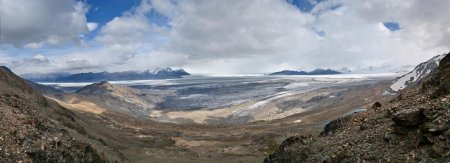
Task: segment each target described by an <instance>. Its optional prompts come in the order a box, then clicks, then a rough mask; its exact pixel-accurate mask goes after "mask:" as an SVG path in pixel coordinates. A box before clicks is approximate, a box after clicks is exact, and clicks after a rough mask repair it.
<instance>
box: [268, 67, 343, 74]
mask: <svg viewBox="0 0 450 163" xmlns="http://www.w3.org/2000/svg"><path fill="white" fill-rule="evenodd" d="M341 73H342V72H339V71H336V70H332V69H320V68H319V69H315V70H313V71H309V72H306V71H293V70H283V71H279V72H274V73H271V74H269V75H332V74H341Z"/></svg>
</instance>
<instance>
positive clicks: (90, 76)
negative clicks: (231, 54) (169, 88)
mask: <svg viewBox="0 0 450 163" xmlns="http://www.w3.org/2000/svg"><path fill="white" fill-rule="evenodd" d="M187 75H190V74H189V73H187V72H186V71H184V70H183V69H177V70H173V69H171V68H164V69H160V70H157V71H150V70H146V71H123V72H106V71H104V72H87V73H77V74H68V73H51V74H24V75H23V77H24V78H26V79H28V80H31V81H34V82H100V81H118V80H149V79H172V78H181V77H183V76H187Z"/></svg>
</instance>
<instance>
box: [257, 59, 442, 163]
mask: <svg viewBox="0 0 450 163" xmlns="http://www.w3.org/2000/svg"><path fill="white" fill-rule="evenodd" d="M449 93H450V55H447V56H446V57H445V58H443V59H442V60H441V62H440V64H439V67H438V70H437V72H436V73H435V74H434V75H432V76H431V77H430V79H429V80H427V81H425V82H424V83H423V84H422V85H421V86H419V87H415V88H410V89H408V90H405V91H403V92H401V93H400V95H399V96H398V97H396V98H395V99H394V100H392V101H391V102H390V103H388V104H383V105H381V104H375V105H374V107H372V108H371V109H369V110H367V111H366V112H362V113H355V114H353V115H352V116H350V117H345V118H340V119H338V120H335V121H332V122H331V123H330V124H329V125H327V127H326V128H325V131H324V132H322V134H321V136H320V137H314V136H308V137H305V136H300V137H299V136H296V137H292V138H289V139H287V140H285V142H283V144H282V145H281V146H280V147H279V149H278V150H277V151H276V152H275V153H273V154H271V155H270V156H269V157H267V158H266V159H265V160H264V162H365V161H368V162H449V161H450V130H449V126H450V100H448V99H449V97H450V95H449Z"/></svg>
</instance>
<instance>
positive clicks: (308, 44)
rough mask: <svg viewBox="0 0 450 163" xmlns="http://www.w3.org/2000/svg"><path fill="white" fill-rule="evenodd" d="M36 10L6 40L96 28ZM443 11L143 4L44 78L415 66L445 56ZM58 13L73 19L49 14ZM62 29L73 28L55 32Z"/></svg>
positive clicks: (154, 0)
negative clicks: (162, 70) (57, 73)
mask: <svg viewBox="0 0 450 163" xmlns="http://www.w3.org/2000/svg"><path fill="white" fill-rule="evenodd" d="M19 1H21V0H19ZM53 1H56V0H44V1H41V3H42V2H45V3H42V4H46V3H50V2H53ZM69 2H70V3H69ZM313 2H315V3H317V1H313ZM8 3H11V4H12V2H11V1H9V2H8ZM33 3H38V2H34V1H33ZM42 4H39V5H37V6H38V7H37V8H36V9H34V10H36V11H38V12H37V13H43V14H37V15H43V17H44V18H41V17H37V18H35V19H33V20H31V21H30V22H26V21H25V20H26V19H25V18H23V17H26V16H27V15H29V14H30V13H27V12H24V13H22V12H18V13H19V14H17V15H11V14H9V15H7V17H8V19H10V20H14V19H18V21H17V22H13V23H11V25H8V27H9V30H10V31H12V29H15V28H13V27H14V26H18V27H21V28H23V29H21V28H19V29H21V30H23V31H25V32H24V33H20V32H17V31H12V33H11V34H10V36H2V38H8V39H6V40H7V41H8V42H7V43H12V44H15V45H24V46H26V47H30V48H39V47H43V46H44V45H47V44H50V45H53V44H63V43H66V42H70V41H72V42H73V41H74V40H75V42H76V40H77V39H78V37H79V36H78V35H79V34H80V33H84V32H87V31H92V30H95V29H97V24H96V23H87V22H86V19H85V17H84V14H85V12H86V9H85V8H83V6H82V5H81V3H80V2H74V1H70V0H67V1H64V3H63V2H60V1H58V3H57V4H59V5H57V6H60V5H63V4H65V5H64V6H66V7H65V8H64V7H63V8H62V9H54V10H53V8H51V9H52V10H51V12H50V11H49V10H43V9H41V8H45V7H48V6H47V5H42ZM67 4H70V5H67ZM33 5H35V4H33ZM40 5H42V6H44V7H42V6H40ZM10 6H12V5H10ZM25 6H28V5H25ZM39 6H40V7H39ZM67 6H72V7H67ZM339 6H340V7H339ZM19 7H20V6H19ZM449 7H450V1H449V2H447V1H445V2H442V1H439V0H430V1H422V0H410V1H402V0H373V1H364V0H329V1H322V2H320V3H317V5H316V6H315V8H313V9H312V11H311V12H310V13H305V12H301V11H300V10H299V9H298V8H296V7H295V6H293V5H291V4H289V3H288V1H284V0H280V1H276V0H275V1H274V0H257V1H256V0H255V1H250V0H248V1H242V0H229V1H220V0H218V1H210V0H204V1H166V0H143V1H142V2H141V5H139V6H137V7H136V8H133V9H131V10H130V11H127V12H125V13H123V14H122V15H121V16H118V17H116V18H114V19H113V20H111V21H110V22H108V23H107V24H106V25H105V26H103V27H101V28H100V29H98V30H99V31H100V32H99V35H98V36H97V37H96V38H95V39H94V40H93V41H90V42H85V44H87V45H88V46H87V47H79V48H75V49H76V50H73V51H70V52H65V53H64V54H61V55H54V56H52V58H51V59H49V60H50V61H54V62H50V63H53V64H49V66H50V67H52V68H42V69H43V70H42V71H44V69H45V70H73V71H103V70H108V71H123V70H131V69H139V70H142V69H149V68H152V67H166V66H171V67H184V68H186V69H187V70H189V71H191V72H194V73H195V72H199V73H268V72H272V71H278V70H282V69H313V68H341V67H349V68H353V67H360V66H381V65H389V64H394V65H398V66H401V65H407V64H408V65H409V64H417V63H419V62H420V61H423V60H426V59H427V58H430V57H432V56H434V55H437V54H440V53H443V52H445V51H448V50H449V49H450V48H449V46H450V30H449V29H450V28H449V27H450V15H448V14H444V13H443V11H446V9H447V8H449ZM16 8H17V5H16ZM28 8H29V6H28ZM15 10H18V11H21V10H20V9H15ZM41 10H42V11H41ZM47 12H48V13H47ZM153 12H156V13H157V14H159V15H158V16H162V17H164V19H166V18H167V21H168V22H167V23H168V24H167V25H162V26H161V25H160V24H155V23H153V21H152V20H149V17H148V14H154V13H153ZM6 13H7V12H6ZM56 13H62V14H60V15H64V14H65V15H71V16H69V18H70V19H69V18H68V16H58V17H57V18H55V17H54V16H53V17H50V16H49V15H58V14H56ZM28 17H30V16H28ZM47 17H50V18H47ZM59 17H64V18H67V19H61V20H60V18H59ZM47 19H55V20H56V22H51V23H49V22H48V20H47ZM383 22H397V23H399V25H400V27H401V30H398V31H390V30H389V29H387V28H386V27H385V26H384V25H383ZM33 24H36V25H35V26H31V25H33ZM49 24H50V25H49ZM62 24H63V25H62ZM67 24H69V25H68V26H69V28H67V29H65V28H61V27H62V26H64V27H66V26H67ZM2 27H3V26H2ZM8 27H7V28H6V29H7V30H8ZM30 31H31V32H30ZM14 33H15V34H14ZM25 34H28V35H25ZM12 36H14V37H12ZM91 44H92V45H94V48H93V47H89V45H91ZM36 71H41V70H36Z"/></svg>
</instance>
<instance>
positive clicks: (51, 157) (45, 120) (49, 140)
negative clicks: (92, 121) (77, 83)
mask: <svg viewBox="0 0 450 163" xmlns="http://www.w3.org/2000/svg"><path fill="white" fill-rule="evenodd" d="M0 117H1V119H0V162H17V161H25V162H110V161H124V160H123V159H122V158H121V155H120V154H119V153H117V152H115V150H112V149H111V148H109V147H107V146H105V145H103V144H102V143H101V142H100V141H98V140H97V139H95V138H94V137H92V136H90V135H89V134H88V133H87V132H86V130H85V129H84V128H83V127H81V126H80V125H78V124H77V123H78V121H79V120H78V119H77V117H76V116H75V114H73V113H72V112H71V111H69V110H67V109H66V108H64V107H62V106H60V105H58V104H56V103H55V102H53V101H48V100H47V99H46V98H45V97H44V96H42V95H40V94H39V93H37V92H35V91H34V90H33V88H31V87H29V86H28V85H27V83H26V81H24V80H23V79H21V78H19V77H18V76H16V75H15V74H14V73H13V72H12V71H11V70H9V69H8V68H6V67H3V66H2V67H0Z"/></svg>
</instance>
